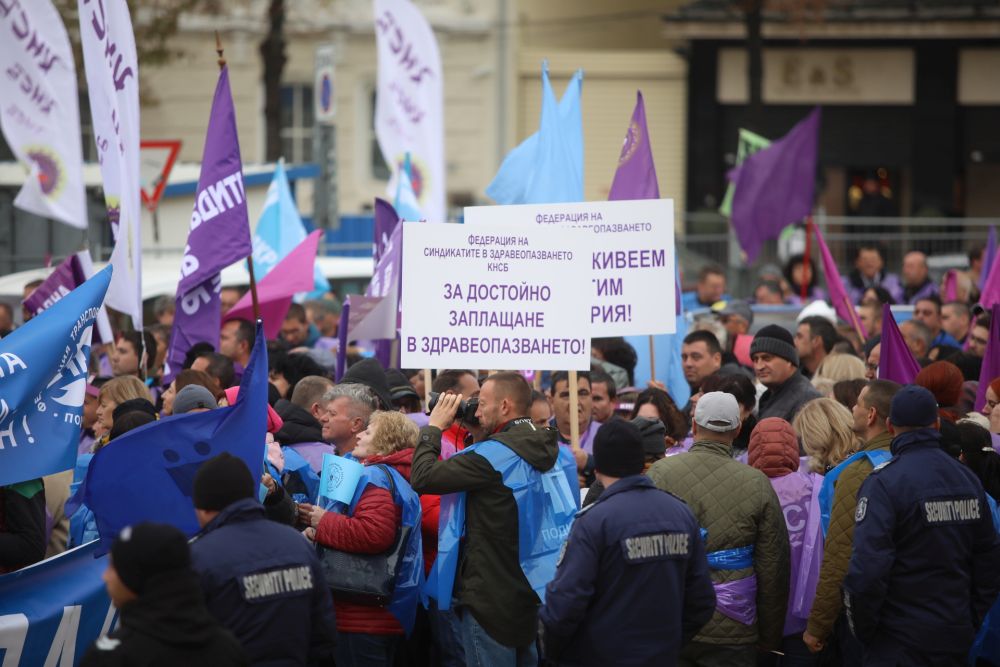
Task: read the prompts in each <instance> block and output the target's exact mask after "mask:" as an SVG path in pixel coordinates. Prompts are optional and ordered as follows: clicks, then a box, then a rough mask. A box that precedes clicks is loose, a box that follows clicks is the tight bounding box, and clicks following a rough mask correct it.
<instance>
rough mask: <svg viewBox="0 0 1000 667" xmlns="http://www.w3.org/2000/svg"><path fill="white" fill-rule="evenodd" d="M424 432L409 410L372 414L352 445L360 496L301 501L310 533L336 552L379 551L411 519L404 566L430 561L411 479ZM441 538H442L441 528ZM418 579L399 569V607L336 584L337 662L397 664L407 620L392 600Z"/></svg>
mask: <svg viewBox="0 0 1000 667" xmlns="http://www.w3.org/2000/svg"><path fill="white" fill-rule="evenodd" d="M418 436H419V430H418V428H417V425H416V424H414V423H413V421H412V420H410V419H409V418H408V417H406V415H404V414H403V413H401V412H388V411H378V412H375V413H373V414H372V416H371V418H370V419H369V421H368V428H367V429H366V430H365V431H364V432H362V433H361V434H360V435H359V436H358V445H357V447H355V448H354V451H353V452H351V453H352V455H353V456H354V457H355V458H356V459H358V460H359V461H361V462H362V463H363V464H364V465H365V468H367V469H368V470H367V471H366V474H364V475H363V476H362V478H361V481H360V483H359V485H358V490H357V491H355V494H354V500H353V501H352V502H351V504H350V506H349V507H347V508H346V511H345V512H343V513H342V512H338V511H327V510H324V509H323V508H322V507H319V506H314V505H309V504H305V503H302V504H299V518H300V519H301V520H302V521H303V522H305V523H308V524H309V526H310V527H311V529H310V530H308V531H307V536H308V537H310V538H311V539H314V540H315V541H316V543H317V544H320V545H322V546H323V547H326V548H327V549H332V550H334V551H341V552H345V553H358V554H380V553H385V552H386V551H388V550H389V549H391V548H393V547H394V546H395V544H396V540H397V539H399V537H398V536H399V535H400V534H401V532H400V526H402V525H406V526H407V527H408V528H410V529H411V530H412V533H411V535H410V542H409V543H408V544H407V545H406V550H407V559H406V560H404V565H403V566H402V568H406V567H412V568H416V567H423V558H422V540H421V539H420V532H421V531H420V529H421V525H420V520H421V508H420V505H421V502H420V499H419V498H418V497H417V495H416V494H415V493H414V492H413V490H412V489H411V488H410V485H409V483H408V482H409V479H410V465H411V463H412V462H413V448H414V447H415V446H416V444H417V437H418ZM390 480H391V481H390ZM408 522H411V523H408ZM435 528H436V526H435ZM434 539H435V541H436V539H437V533H436V531H435V534H434ZM417 579H418V577H417V575H416V573H415V571H407V570H405V569H400V571H399V572H397V579H396V592H394V593H393V603H391V604H390V607H392V611H390V607H384V606H372V605H370V604H360V603H359V602H357V601H355V600H353V599H351V598H350V597H348V596H346V595H343V594H341V593H339V592H338V591H337V590H336V589H334V590H333V605H334V608H335V610H336V616H337V632H338V635H339V637H338V644H337V656H336V659H337V664H338V665H347V666H348V667H350V666H351V665H361V664H364V665H384V666H385V667H391V665H392V664H393V659H394V656H395V654H396V652H397V651H398V650H399V649H400V648H401V646H402V642H403V638H404V634H405V632H404V625H403V620H404V619H403V618H400V617H399V616H397V615H396V613H399V612H400V608H399V607H394V606H393V605H394V604H395V603H396V602H397V601H398V600H402V599H403V598H397V596H398V595H399V593H400V592H401V591H402V590H403V586H402V582H410V581H416V580H417ZM417 598H418V596H417V595H416V593H415V591H412V590H411V591H410V593H408V594H407V595H406V597H405V600H406V602H405V604H404V607H405V610H404V611H403V616H404V618H405V616H406V615H407V614H409V615H410V616H409V617H410V618H411V619H412V614H413V613H415V610H416V602H417ZM362 651H365V654H364V656H365V661H364V662H363V663H362V662H361V661H360V660H358V659H355V656H356V654H360V653H361V652H362Z"/></svg>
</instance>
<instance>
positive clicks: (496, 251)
mask: <svg viewBox="0 0 1000 667" xmlns="http://www.w3.org/2000/svg"><path fill="white" fill-rule="evenodd" d="M593 242H594V241H593V237H592V235H590V234H586V233H584V234H580V235H573V236H570V235H568V234H566V232H565V231H563V230H557V229H525V228H521V229H513V228H511V229H508V230H499V229H497V228H496V227H491V228H486V227H483V228H482V229H472V228H469V227H467V226H464V225H447V224H430V223H404V224H403V284H404V286H405V289H404V290H403V321H402V330H401V335H402V341H403V344H402V348H403V351H402V355H403V356H402V365H403V367H404V368H492V369H505V370H518V369H522V368H550V369H553V370H569V369H577V370H579V369H586V368H589V367H590V339H589V335H588V333H587V331H588V327H587V325H586V315H587V314H586V312H585V310H584V309H583V308H580V307H579V303H580V295H581V285H583V284H584V282H585V281H586V280H587V278H588V277H589V276H588V274H587V271H586V266H585V264H584V262H588V264H589V257H590V255H591V248H592V247H593V245H592V244H593Z"/></svg>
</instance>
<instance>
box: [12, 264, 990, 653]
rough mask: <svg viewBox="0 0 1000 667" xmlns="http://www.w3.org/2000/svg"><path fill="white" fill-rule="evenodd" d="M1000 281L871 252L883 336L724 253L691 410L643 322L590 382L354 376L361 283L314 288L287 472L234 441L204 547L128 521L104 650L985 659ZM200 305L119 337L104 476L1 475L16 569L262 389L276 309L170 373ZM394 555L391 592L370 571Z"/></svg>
mask: <svg viewBox="0 0 1000 667" xmlns="http://www.w3.org/2000/svg"><path fill="white" fill-rule="evenodd" d="M975 270H976V264H975V263H973V272H972V273H971V274H968V275H963V276H962V277H961V279H959V280H958V281H957V284H958V293H957V294H950V295H949V298H948V299H947V300H946V301H945V302H944V303H942V298H941V296H940V293H941V291H942V290H940V289H939V288H938V286H937V285H935V284H934V283H933V282H931V281H930V280H929V278H928V273H927V263H926V257H924V256H923V255H922V254H921V253H909V254H908V255H906V258H905V259H904V262H903V278H902V279H901V280H900V279H897V278H896V277H895V276H894V275H892V274H889V273H886V272H885V270H884V265H883V262H882V258H881V253H880V252H879V250H878V249H877V248H869V247H860V248H859V249H858V253H857V259H856V263H855V270H854V271H853V272H851V273H850V275H849V276H847V277H846V279H845V282H846V285H845V286H846V287H847V289H848V291H849V293H850V294H851V298H853V299H855V305H856V306H857V308H858V313H859V315H860V318H861V321H862V322H863V324H864V326H865V328H866V333H867V338H864V339H863V338H862V337H861V336H859V335H858V331H857V328H856V327H854V326H851V325H850V324H849V323H844V322H839V321H838V320H837V318H836V315H835V314H834V313H833V310H832V309H831V308H829V306H828V305H826V304H824V303H823V302H822V301H815V302H813V303H811V304H810V305H807V306H804V307H803V309H802V312H801V314H800V315H799V318H798V321H797V322H796V324H795V327H794V329H792V330H789V328H786V327H784V326H780V325H777V324H769V325H766V326H762V327H759V328H754V326H753V325H754V315H755V312H754V309H753V308H751V304H750V303H749V302H747V301H740V300H733V299H731V298H730V297H729V296H728V294H727V289H726V282H725V275H724V273H723V272H721V270H717V269H715V268H713V267H708V268H706V269H704V270H703V271H702V272H701V273H700V274H699V276H698V282H697V285H696V288H695V289H694V291H692V292H690V293H687V294H685V295H684V299H683V300H684V303H685V306H686V307H688V308H691V309H695V310H698V311H699V313H700V314H699V315H698V316H697V317H696V318H695V319H694V323H693V326H692V328H691V330H690V331H689V333H688V334H687V335H686V336H685V337H684V339H683V344H682V346H681V353H680V359H679V360H678V361H679V363H680V364H681V367H682V369H683V374H684V378H685V380H686V381H687V383H688V385H689V387H688V388H689V389H690V399H689V400H687V401H686V402H685V403H684V404H678V402H675V400H674V399H673V398H672V397H671V394H670V393H669V392H668V391H667V387H666V386H664V385H663V384H661V383H659V382H657V381H655V380H653V381H652V382H650V383H649V386H646V387H637V386H635V384H636V383H635V371H636V363H637V354H636V351H635V349H634V348H632V346H631V345H630V344H629V343H628V342H626V341H625V340H624V339H622V338H605V339H595V340H594V341H593V348H592V366H591V369H590V371H589V372H582V371H581V372H579V373H576V374H570V373H567V372H565V371H557V372H551V373H549V372H544V373H542V372H537V373H534V374H533V376H534V377H532V378H531V379H530V380H529V379H526V377H525V375H524V374H522V373H518V372H496V373H492V374H489V373H487V372H484V371H478V370H464V369H453V370H442V371H437V372H435V373H434V374H433V375H432V378H431V386H429V387H428V386H425V382H426V377H425V374H424V373H423V372H422V371H419V370H399V369H385V368H383V367H382V365H381V364H380V363H379V362H378V361H377V360H375V359H373V358H364V357H362V356H361V355H359V354H357V353H355V351H354V350H351V351H350V353H349V354H348V355H347V358H348V363H349V365H348V367H347V369H346V370H345V372H343V373H342V377H341V379H340V380H339V381H337V382H335V381H334V380H333V378H334V377H335V373H334V371H335V363H336V357H335V354H334V349H335V347H336V338H335V336H336V327H337V319H338V318H337V312H338V306H337V303H336V302H335V301H333V300H327V299H324V300H319V301H309V302H306V303H305V304H303V305H297V304H293V305H292V307H291V308H290V310H289V312H288V314H287V316H286V318H285V320H284V322H283V324H282V326H281V334H280V336H279V337H278V339H277V340H274V341H268V343H267V345H268V363H269V378H268V379H269V387H268V389H269V397H268V408H267V412H268V415H267V437H266V441H267V460H266V464H265V470H264V473H263V475H262V477H261V479H259V480H258V479H254V478H253V476H252V473H251V472H250V470H249V468H248V467H247V465H246V464H245V463H244V462H243V461H242V460H241V459H239V458H236V457H233V456H230V455H228V454H220V455H218V456H215V457H213V458H211V459H209V460H208V461H207V462H206V463H204V464H203V465H202V466H201V467H200V468H199V469H198V472H197V475H196V477H195V478H194V480H193V491H192V493H191V501H192V505H193V509H194V511H195V513H196V515H197V519H198V524H199V525H200V526H201V530H200V532H199V533H198V534H197V535H196V536H195V537H194V538H193V539H192V540H191V541H190V543H188V540H187V537H186V536H184V535H183V534H182V533H181V532H180V531H179V530H177V529H176V528H172V527H170V526H166V525H160V524H153V523H141V524H138V525H135V526H131V527H129V528H126V529H125V530H124V531H122V532H121V534H120V535H119V536H118V537H117V539H116V541H115V542H114V546H113V547H112V549H111V557H110V562H109V566H108V569H107V572H106V573H105V575H104V580H105V583H106V586H107V590H108V593H109V595H110V597H111V599H112V600H113V601H114V603H115V605H116V606H117V607H118V608H119V610H120V612H121V616H120V621H119V624H118V627H117V628H116V629H115V630H114V631H113V632H111V633H110V634H108V635H107V636H104V637H101V638H100V639H98V640H97V642H96V643H95V644H94V645H93V646H92V647H91V648H90V650H89V651H88V653H87V654H86V656H85V657H84V659H83V664H85V665H121V664H164V665H167V664H170V665H176V664H184V663H189V664H192V665H200V664H205V665H209V664H211V665H230V664H232V665H239V664H259V665H307V664H309V665H313V664H315V665H329V664H336V665H340V666H351V665H358V666H362V665H364V666H367V665H414V666H415V665H446V666H452V665H488V666H494V665H497V666H503V665H511V666H514V665H517V666H519V667H520V666H522V665H538V664H560V665H671V664H679V665H692V666H693V665H700V666H706V667H707V666H712V665H754V664H759V665H821V664H822V665H860V664H864V665H918V664H925V665H950V664H954V665H958V664H966V663H967V662H968V660H969V655H970V649H971V647H972V646H973V643H974V640H975V638H976V635H977V632H978V631H979V630H980V628H981V627H982V626H983V624H984V621H985V619H986V618H987V614H988V612H989V611H990V609H991V607H992V606H993V604H994V602H996V601H997V595H998V593H1000V537H998V531H1000V511H998V509H997V502H996V499H998V498H1000V458H998V457H1000V454H998V450H1000V407H998V405H1000V377H997V378H995V379H992V380H991V381H990V382H989V386H988V388H987V390H986V392H985V393H986V404H985V406H984V407H982V409H981V410H980V411H976V410H974V409H973V402H974V400H975V397H976V391H977V388H978V387H977V383H978V381H979V378H980V370H981V366H982V360H983V355H984V354H985V351H986V347H987V345H994V346H995V345H1000V341H993V340H990V337H989V332H990V320H989V314H988V313H985V312H981V311H979V310H977V309H976V307H975V300H976V299H977V294H976V291H975V288H974V285H976V284H978V281H977V279H976V276H975V275H974V272H975ZM814 282H815V281H814V279H813V277H812V275H811V268H810V267H809V266H808V265H807V264H805V263H803V262H802V258H801V257H799V258H797V259H796V258H793V261H791V262H790V263H789V266H788V267H786V270H785V271H784V272H778V273H777V274H775V275H769V274H767V273H766V272H764V273H762V279H761V283H760V284H759V285H758V286H756V288H755V289H754V290H753V296H754V300H755V301H756V303H758V304H769V303H778V302H780V303H795V299H796V298H798V295H799V293H800V292H799V289H800V288H801V287H802V285H803V284H805V285H806V287H807V288H810V289H812V290H813V291H811V292H810V293H809V297H810V299H815V298H819V299H822V297H823V294H822V293H821V291H818V288H816V287H815V285H814ZM810 286H811V287H810ZM949 289H950V290H951V291H952V292H954V291H955V289H954V286H953V285H952V286H951V287H949ZM223 293H224V298H223V303H224V306H223V307H224V308H225V307H226V304H228V305H230V306H231V305H232V304H233V303H235V302H236V301H237V300H238V298H239V296H240V294H239V292H238V291H236V290H232V289H229V288H226V289H224V290H223ZM884 303H908V304H911V305H913V317H912V319H911V320H908V321H906V322H904V323H903V324H902V325H901V326H900V329H901V332H902V334H903V337H904V339H905V341H906V345H907V346H908V347H909V349H910V350H911V351H912V353H913V354H914V356H915V357H916V358H917V359H918V360H919V361H920V364H921V366H922V370H921V371H920V373H919V374H918V375H917V377H916V379H915V381H914V383H913V384H908V385H905V386H900V385H899V384H897V383H895V382H892V381H890V380H886V379H879V362H880V332H881V316H882V308H881V306H882V305H883V304H884ZM172 306H173V303H172V301H169V300H163V301H161V302H159V303H158V304H157V306H156V309H155V315H156V318H157V324H155V325H152V326H150V327H148V329H147V330H146V331H143V332H126V333H122V334H121V335H120V336H119V337H118V339H117V341H115V342H114V343H109V344H106V345H95V346H94V350H93V357H94V359H93V365H92V368H93V369H94V372H93V373H92V375H91V378H90V381H89V382H88V385H87V388H86V398H85V403H84V415H83V424H82V426H83V428H82V433H81V438H80V442H79V450H78V454H79V456H78V461H77V466H76V469H75V470H71V471H67V472H65V473H59V474H57V475H52V476H49V477H46V478H44V479H40V480H31V481H27V482H23V483H20V484H16V485H13V486H9V487H4V488H3V489H2V492H0V571H2V572H10V571H13V570H17V569H19V568H22V567H25V566H27V565H30V564H32V563H35V562H38V561H40V560H42V559H43V558H46V557H47V556H53V555H56V554H58V553H60V552H62V551H64V550H66V549H67V548H68V547H73V546H77V545H81V544H85V543H87V542H89V541H91V540H93V539H95V538H97V536H98V526H97V521H96V517H95V516H94V515H93V513H92V512H91V511H90V510H89V509H88V508H86V507H81V508H80V509H79V510H78V511H77V512H76V513H74V514H73V515H72V516H67V515H66V512H65V504H66V500H67V498H68V497H69V495H70V493H71V492H72V490H73V489H75V488H76V487H77V486H78V485H79V484H80V483H81V481H82V480H83V478H84V477H85V475H86V470H87V466H88V465H89V463H90V461H91V460H92V458H93V456H94V454H95V453H96V452H97V451H99V450H101V449H102V448H104V447H115V446H116V443H115V442H114V441H115V440H116V439H117V438H119V437H121V436H122V435H123V434H125V433H127V432H129V431H131V430H132V429H135V428H138V427H140V426H144V425H146V424H150V423H152V422H155V421H156V420H158V419H160V418H163V417H165V416H168V415H181V414H189V413H194V412H204V411H209V410H214V409H217V408H220V407H224V406H227V405H232V404H234V403H235V402H236V401H237V398H238V397H237V393H238V391H239V382H240V378H241V376H242V374H243V371H244V368H245V367H246V366H247V364H248V362H249V360H250V355H251V352H252V349H253V346H254V344H255V327H254V325H253V324H252V323H251V322H248V321H246V320H229V321H226V322H225V323H224V324H223V325H222V328H221V331H220V343H219V346H218V349H215V348H214V347H212V346H210V345H205V344H199V345H195V346H194V347H193V348H192V349H191V350H190V352H189V353H188V355H187V358H186V360H185V362H184V364H183V368H182V369H180V371H179V372H178V373H176V375H175V376H174V377H173V378H172V380H171V381H170V382H169V383H165V382H162V381H161V378H162V377H163V373H164V358H165V355H166V350H167V347H168V340H169V335H170V325H171V322H172V317H173V310H172ZM574 379H575V382H576V386H571V385H572V382H573V381H574ZM571 392H575V394H576V400H575V401H571ZM428 396H429V397H430V401H429V403H430V405H426V404H425V397H428ZM573 403H575V404H576V406H577V407H576V413H575V414H574V413H573V412H572V409H571V406H572V405H573ZM574 421H575V424H574ZM574 426H575V428H574ZM574 432H576V433H577V434H578V437H576V438H575V439H574V436H573V433H574ZM262 445H263V443H262ZM325 455H335V456H340V457H344V458H346V459H351V460H354V461H357V462H360V463H361V464H362V465H363V466H364V473H363V475H362V476H361V481H360V483H359V485H358V489H357V491H356V492H355V494H354V497H353V499H352V500H351V502H349V503H344V502H328V501H326V500H323V499H321V497H320V494H319V486H320V479H321V476H322V473H323V465H324V456H325ZM566 489H569V491H570V494H569V496H567V495H566V493H565V490H566ZM664 492H666V493H664ZM567 498H568V499H567ZM553 507H555V509H553ZM581 507H582V509H580V508H581ZM560 508H561V509H560ZM578 509H579V512H577V510H578ZM560 512H562V514H560ZM566 512H568V514H566ZM574 515H575V518H574ZM562 516H568V517H570V518H569V519H562V518H560V517H562ZM571 522H572V525H570V523H571ZM386 563H388V564H389V565H388V567H389V568H390V575H389V579H390V581H391V583H390V584H389V585H388V588H387V589H385V590H382V592H380V593H373V592H372V591H359V589H358V585H359V581H358V579H359V576H360V575H359V576H353V575H356V574H357V573H360V572H370V571H377V570H378V569H379V567H381V568H382V569H385V567H387V566H386ZM366 576H367V575H366ZM360 578H361V579H364V577H360ZM369 578H370V577H369ZM362 583H370V582H367V580H366V581H365V582H362ZM997 613H998V614H1000V612H997Z"/></svg>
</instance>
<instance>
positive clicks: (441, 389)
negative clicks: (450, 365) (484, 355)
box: [429, 369, 481, 459]
mask: <svg viewBox="0 0 1000 667" xmlns="http://www.w3.org/2000/svg"><path fill="white" fill-rule="evenodd" d="M441 394H459V395H460V396H461V397H462V404H461V405H460V406H459V407H458V413H457V414H456V415H455V421H454V423H452V425H451V426H450V427H448V429H447V430H446V431H444V433H442V434H441V458H443V459H447V458H451V456H452V454H454V453H455V452H458V451H461V450H463V449H465V447H466V446H467V445H471V444H472V443H473V442H475V441H476V440H480V439H481V438H478V437H477V436H478V435H480V430H479V421H478V420H476V410H477V409H478V405H479V399H478V398H476V397H477V396H479V378H477V377H476V374H475V373H474V372H473V371H470V370H464V369H462V370H447V371H441V372H440V373H438V375H437V377H436V378H434V384H433V385H432V386H431V402H430V406H429V410H430V411H433V410H434V406H435V405H436V403H437V400H438V399H437V397H438V396H440V395H441Z"/></svg>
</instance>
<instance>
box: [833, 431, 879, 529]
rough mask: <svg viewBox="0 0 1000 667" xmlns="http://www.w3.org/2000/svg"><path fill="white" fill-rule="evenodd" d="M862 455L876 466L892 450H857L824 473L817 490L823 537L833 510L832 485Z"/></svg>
mask: <svg viewBox="0 0 1000 667" xmlns="http://www.w3.org/2000/svg"><path fill="white" fill-rule="evenodd" d="M863 456H867V457H868V460H869V461H870V462H871V464H872V467H873V468H877V467H878V466H880V465H882V464H883V463H885V462H886V461H888V460H889V459H891V458H892V452H889V451H886V450H884V449H873V450H871V451H870V452H857V453H855V454H852V455H851V456H850V457H848V458H847V460H845V461H843V462H842V463H841V464H840V465H838V466H837V467H836V468H834V469H833V470H831V471H830V472H828V473H826V475H825V476H824V477H823V486H822V487H821V488H820V490H819V517H820V522H821V524H820V525H821V526H822V527H823V537H824V538H825V537H826V531H827V530H829V529H830V512H831V511H832V510H833V485H834V483H835V482H836V481H837V478H839V477H840V473H842V472H844V468H846V467H847V466H849V465H850V464H851V463H853V462H854V461H857V460H858V459H860V458H861V457H863Z"/></svg>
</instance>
